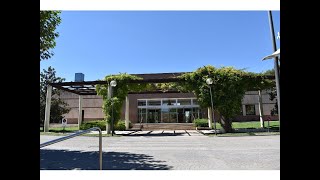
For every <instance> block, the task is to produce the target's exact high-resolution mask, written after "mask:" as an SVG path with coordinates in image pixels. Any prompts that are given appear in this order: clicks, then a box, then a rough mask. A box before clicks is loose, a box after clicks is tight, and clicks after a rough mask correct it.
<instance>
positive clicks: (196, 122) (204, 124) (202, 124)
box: [193, 119, 209, 127]
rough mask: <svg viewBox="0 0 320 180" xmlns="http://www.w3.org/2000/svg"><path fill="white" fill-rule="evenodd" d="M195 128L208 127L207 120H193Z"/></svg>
mask: <svg viewBox="0 0 320 180" xmlns="http://www.w3.org/2000/svg"><path fill="white" fill-rule="evenodd" d="M193 123H194V126H195V127H208V126H209V124H208V119H195V120H194V121H193Z"/></svg>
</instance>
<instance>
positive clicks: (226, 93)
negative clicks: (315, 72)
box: [179, 65, 272, 132]
mask: <svg viewBox="0 0 320 180" xmlns="http://www.w3.org/2000/svg"><path fill="white" fill-rule="evenodd" d="M179 78H181V80H182V82H180V83H179V86H180V90H181V91H187V92H193V93H194V94H195V95H196V97H197V99H198V103H199V105H200V106H201V107H202V108H207V107H211V98H210V88H209V85H208V84H206V79H208V78H211V79H212V80H213V84H212V85H210V86H211V89H212V99H213V108H214V109H215V110H216V111H218V112H219V113H220V114H221V115H222V119H221V125H222V127H223V128H224V130H225V131H227V132H230V131H232V118H233V117H235V116H236V115H238V114H239V113H240V110H241V101H242V99H243V97H244V95H245V92H246V91H248V90H255V89H265V88H267V87H270V86H272V82H271V81H270V80H267V79H265V78H264V76H263V75H262V74H255V73H250V72H246V71H244V70H237V69H235V68H233V67H221V68H219V69H218V68H215V67H213V66H210V65H209V66H204V67H201V68H198V69H197V70H196V71H194V72H191V73H186V74H183V75H181V76H180V77H179Z"/></svg>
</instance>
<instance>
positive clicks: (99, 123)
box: [80, 120, 107, 131]
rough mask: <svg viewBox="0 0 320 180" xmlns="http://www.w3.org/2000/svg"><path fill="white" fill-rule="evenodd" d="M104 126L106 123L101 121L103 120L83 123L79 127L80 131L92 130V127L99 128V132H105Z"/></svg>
mask: <svg viewBox="0 0 320 180" xmlns="http://www.w3.org/2000/svg"><path fill="white" fill-rule="evenodd" d="M106 124H107V123H106V121H103V120H98V121H89V122H84V123H82V124H81V125H80V130H86V129H89V128H93V127H99V128H100V129H101V131H105V130H106Z"/></svg>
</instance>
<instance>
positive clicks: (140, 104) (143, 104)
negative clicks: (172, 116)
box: [138, 100, 147, 106]
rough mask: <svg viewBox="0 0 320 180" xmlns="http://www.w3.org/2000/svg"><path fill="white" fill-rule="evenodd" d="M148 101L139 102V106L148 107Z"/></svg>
mask: <svg viewBox="0 0 320 180" xmlns="http://www.w3.org/2000/svg"><path fill="white" fill-rule="evenodd" d="M146 105H147V104H146V100H138V106H146Z"/></svg>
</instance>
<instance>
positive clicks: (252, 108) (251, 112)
mask: <svg viewBox="0 0 320 180" xmlns="http://www.w3.org/2000/svg"><path fill="white" fill-rule="evenodd" d="M246 115H256V109H255V106H254V105H246Z"/></svg>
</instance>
